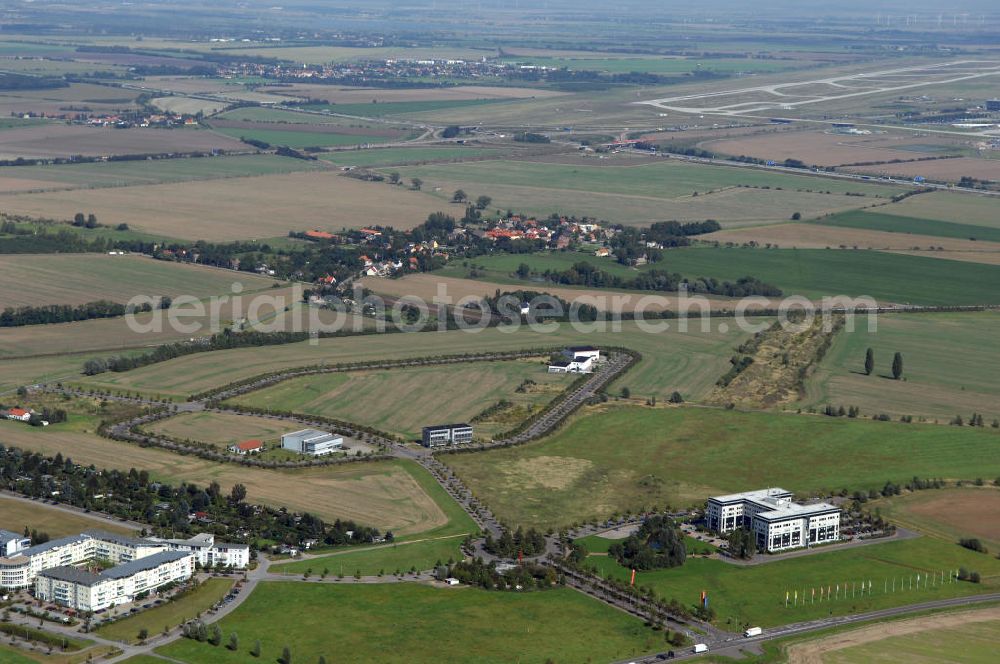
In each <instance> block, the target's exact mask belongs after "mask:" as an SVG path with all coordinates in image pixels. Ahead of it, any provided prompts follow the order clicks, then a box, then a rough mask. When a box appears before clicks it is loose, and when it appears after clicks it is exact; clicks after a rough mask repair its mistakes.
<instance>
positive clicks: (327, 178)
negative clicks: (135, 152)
mask: <svg viewBox="0 0 1000 664" xmlns="http://www.w3.org/2000/svg"><path fill="white" fill-rule="evenodd" d="M200 133H204V132H200ZM0 209H2V210H5V211H6V212H8V213H9V214H21V215H26V216H31V217H47V218H51V219H71V218H72V217H73V215H74V214H75V213H76V212H77V211H79V210H87V211H92V212H94V213H95V214H96V215H97V217H98V219H100V220H101V222H102V223H105V224H118V223H123V222H124V223H127V224H128V225H129V226H130V227H132V228H135V229H138V230H141V231H145V232H148V233H158V234H162V235H166V236H168V237H179V238H188V239H192V240H194V239H201V240H214V241H232V240H237V239H240V240H250V239H259V238H268V237H277V236H283V235H287V233H288V231H290V230H300V231H301V230H309V229H312V228H320V229H325V230H339V229H340V228H345V227H350V228H359V227H361V226H366V225H372V224H381V225H386V226H394V227H395V228H412V227H414V226H416V225H418V224H421V223H423V222H424V220H426V219H427V216H428V215H429V214H431V213H432V212H437V211H439V210H447V209H448V208H447V205H446V204H444V203H443V202H441V201H440V200H437V199H435V198H433V197H431V196H429V195H427V194H424V193H422V192H414V191H405V190H403V188H401V187H392V186H389V185H387V184H384V183H381V184H380V183H372V182H362V181H361V180H356V179H353V178H346V177H340V176H339V175H338V174H335V173H301V174H292V175H269V176H261V177H250V178H232V179H227V180H216V181H202V182H186V183H181V184H163V185H150V186H136V187H120V188H115V189H102V190H88V191H73V192H59V191H57V192H45V193H38V194H7V195H0ZM291 211H294V212H291Z"/></svg>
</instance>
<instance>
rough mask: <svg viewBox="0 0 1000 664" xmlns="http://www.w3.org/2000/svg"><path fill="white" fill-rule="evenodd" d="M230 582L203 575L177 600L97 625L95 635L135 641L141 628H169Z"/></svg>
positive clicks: (205, 605)
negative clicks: (204, 577)
mask: <svg viewBox="0 0 1000 664" xmlns="http://www.w3.org/2000/svg"><path fill="white" fill-rule="evenodd" d="M234 583H235V581H234V580H233V579H227V578H210V579H206V580H205V581H203V582H202V583H201V584H200V585H199V586H198V587H197V588H196V589H195V590H193V591H191V592H189V593H187V594H186V595H184V596H183V597H181V598H179V599H177V600H174V601H171V602H167V603H166V604H161V605H160V606H156V607H154V608H152V609H146V610H144V611H141V612H140V613H137V614H136V615H133V616H129V617H128V618H124V619H122V620H119V621H117V622H113V623H111V624H110V625H105V626H102V627H100V628H99V629H98V630H97V635H98V636H101V637H103V638H105V639H111V640H113V641H126V642H128V643H135V642H137V641H138V640H139V631H140V630H142V629H145V630H147V631H148V632H149V634H150V635H156V634H159V633H160V632H162V631H164V630H165V629H167V628H170V629H173V628H175V627H177V626H178V625H180V624H181V623H183V622H187V621H188V620H194V619H195V618H197V617H198V616H199V615H201V614H202V613H203V612H204V611H206V610H208V609H209V607H211V606H212V605H213V604H215V603H216V602H218V601H219V600H221V599H222V598H223V597H225V596H226V593H228V592H229V590H230V589H231V588H232V587H233V584H234Z"/></svg>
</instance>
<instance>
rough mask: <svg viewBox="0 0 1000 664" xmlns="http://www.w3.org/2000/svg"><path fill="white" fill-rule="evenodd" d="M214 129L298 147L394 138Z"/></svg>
mask: <svg viewBox="0 0 1000 664" xmlns="http://www.w3.org/2000/svg"><path fill="white" fill-rule="evenodd" d="M213 131H215V132H216V133H219V134H224V135H226V136H232V137H233V138H241V139H242V138H248V139H252V140H255V141H264V142H265V143H270V144H271V145H283V146H287V147H290V148H296V149H301V148H309V147H332V146H336V145H361V144H365V143H387V142H389V141H391V140H393V138H392V137H391V136H376V135H365V134H336V133H332V132H322V131H282V130H281V129H258V128H252V129H247V128H243V127H219V128H217V129H214V130H213Z"/></svg>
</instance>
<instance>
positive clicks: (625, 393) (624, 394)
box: [622, 387, 632, 399]
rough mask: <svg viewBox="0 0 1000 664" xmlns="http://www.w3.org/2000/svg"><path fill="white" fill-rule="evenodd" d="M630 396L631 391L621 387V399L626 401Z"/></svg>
mask: <svg viewBox="0 0 1000 664" xmlns="http://www.w3.org/2000/svg"><path fill="white" fill-rule="evenodd" d="M631 396H632V390H630V389H628V388H627V387H623V388H622V399H628V398H629V397H631Z"/></svg>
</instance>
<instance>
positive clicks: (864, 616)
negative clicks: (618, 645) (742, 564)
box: [616, 593, 1000, 664]
mask: <svg viewBox="0 0 1000 664" xmlns="http://www.w3.org/2000/svg"><path fill="white" fill-rule="evenodd" d="M991 602H1000V593H989V594H985V595H973V596H971V597H955V598H952V599H939V600H934V601H931V602H920V603H917V604H907V605H905V606H897V607H895V608H891V609H880V610H878V611H869V612H868V613H856V614H853V615H848V616H836V617H831V618H821V619H819V620H810V621H807V622H800V623H793V624H791V625H785V626H783V627H774V628H770V629H768V630H766V631H765V632H764V633H763V634H762V635H761V636H758V637H753V638H749V639H747V638H743V637H742V636H741V635H736V634H734V635H732V636H729V637H727V638H725V639H721V640H720V639H712V638H710V637H706V638H704V639H702V640H700V641H699V643H704V644H706V645H707V646H708V647H709V653H710V654H714V655H725V656H728V657H739V656H740V651H741V650H754V651H756V650H759V647H758V646H759V644H760V643H762V642H764V641H772V640H774V639H780V638H784V637H786V636H796V635H800V634H808V633H810V632H816V631H820V630H824V629H829V628H831V627H839V626H842V625H853V624H856V623H864V622H869V621H873V620H882V619H885V618H894V617H897V616H905V615H908V614H911V613H920V612H922V611H930V610H933V609H947V608H959V607H966V606H975V605H977V604H987V603H991ZM675 652H676V654H677V659H686V658H688V657H696V655H695V654H694V653H693V652H691V649H690V648H687V649H685V650H684V651H675ZM655 661H657V660H656V657H655V655H650V656H647V657H639V658H632V659H629V660H622V662H636V664H651V663H652V662H655ZM616 664H618V663H616Z"/></svg>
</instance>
